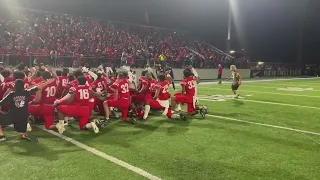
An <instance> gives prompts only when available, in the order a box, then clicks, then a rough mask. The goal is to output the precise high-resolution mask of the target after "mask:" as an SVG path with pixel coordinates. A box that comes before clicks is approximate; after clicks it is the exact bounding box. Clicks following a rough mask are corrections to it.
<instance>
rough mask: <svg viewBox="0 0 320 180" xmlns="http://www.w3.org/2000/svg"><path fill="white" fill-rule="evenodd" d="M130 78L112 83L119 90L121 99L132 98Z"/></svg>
mask: <svg viewBox="0 0 320 180" xmlns="http://www.w3.org/2000/svg"><path fill="white" fill-rule="evenodd" d="M129 84H130V83H129V80H127V79H123V80H117V81H116V82H114V83H113V84H112V87H114V89H117V90H118V96H119V97H118V98H119V99H129V98H130V91H129Z"/></svg>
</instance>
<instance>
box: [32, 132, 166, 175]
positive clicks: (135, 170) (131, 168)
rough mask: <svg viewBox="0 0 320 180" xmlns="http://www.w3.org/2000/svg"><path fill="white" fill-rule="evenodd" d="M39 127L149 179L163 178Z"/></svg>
mask: <svg viewBox="0 0 320 180" xmlns="http://www.w3.org/2000/svg"><path fill="white" fill-rule="evenodd" d="M37 127H38V128H40V129H42V130H44V131H46V132H48V133H50V134H53V135H55V136H57V137H59V138H61V139H63V140H65V141H68V142H70V143H71V144H74V145H76V146H78V147H80V148H82V149H84V150H86V151H89V152H91V153H93V154H95V155H97V156H100V157H102V158H103V159H105V160H108V161H111V162H113V163H115V164H117V165H119V166H122V167H124V168H126V169H128V170H130V171H133V172H135V173H137V174H139V175H141V176H143V177H145V178H147V179H150V180H161V178H159V177H157V176H154V175H152V174H150V173H148V172H147V171H144V170H143V169H140V168H138V167H135V166H132V165H130V164H128V163H126V162H124V161H121V160H120V159H117V158H115V157H113V156H110V155H107V154H106V153H104V152H101V151H99V150H97V149H95V148H92V147H90V146H87V145H85V144H82V143H81V142H79V141H76V140H74V139H72V138H70V137H67V136H64V135H61V134H59V133H57V132H54V131H51V130H47V129H45V128H44V127H42V126H37Z"/></svg>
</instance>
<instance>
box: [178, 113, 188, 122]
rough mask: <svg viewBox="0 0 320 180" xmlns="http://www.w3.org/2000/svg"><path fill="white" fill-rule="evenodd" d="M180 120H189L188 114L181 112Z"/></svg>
mask: <svg viewBox="0 0 320 180" xmlns="http://www.w3.org/2000/svg"><path fill="white" fill-rule="evenodd" d="M179 115H180V120H182V121H186V120H187V116H185V115H184V114H182V113H180V114H179Z"/></svg>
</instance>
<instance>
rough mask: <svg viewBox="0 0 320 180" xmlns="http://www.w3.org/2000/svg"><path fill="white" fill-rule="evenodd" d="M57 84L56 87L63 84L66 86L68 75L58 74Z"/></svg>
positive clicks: (60, 86)
mask: <svg viewBox="0 0 320 180" xmlns="http://www.w3.org/2000/svg"><path fill="white" fill-rule="evenodd" d="M58 78H59V86H58V88H62V87H64V86H66V84H67V83H68V77H67V76H59V77H58Z"/></svg>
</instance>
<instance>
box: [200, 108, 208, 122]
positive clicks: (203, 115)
mask: <svg viewBox="0 0 320 180" xmlns="http://www.w3.org/2000/svg"><path fill="white" fill-rule="evenodd" d="M206 114H208V107H207V106H202V107H201V108H200V115H201V117H202V119H205V118H206Z"/></svg>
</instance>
